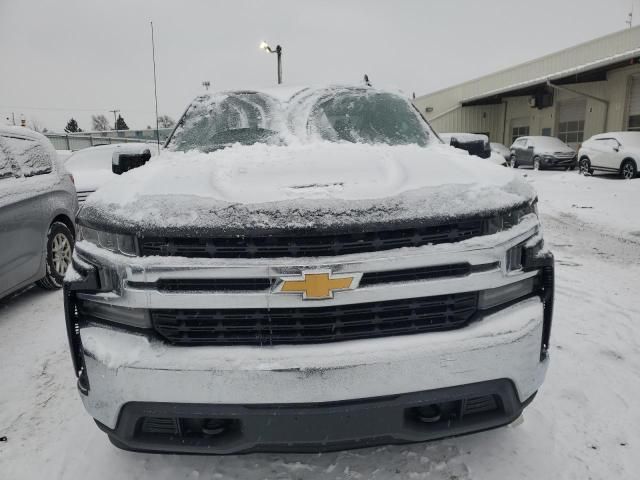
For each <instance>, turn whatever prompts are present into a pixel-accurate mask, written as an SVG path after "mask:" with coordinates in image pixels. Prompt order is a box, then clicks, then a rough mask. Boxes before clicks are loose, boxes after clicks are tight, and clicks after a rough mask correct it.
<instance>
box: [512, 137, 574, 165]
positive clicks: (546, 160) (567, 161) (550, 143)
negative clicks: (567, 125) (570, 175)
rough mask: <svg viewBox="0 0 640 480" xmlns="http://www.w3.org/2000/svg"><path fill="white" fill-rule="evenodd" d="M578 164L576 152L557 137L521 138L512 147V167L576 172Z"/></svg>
mask: <svg viewBox="0 0 640 480" xmlns="http://www.w3.org/2000/svg"><path fill="white" fill-rule="evenodd" d="M577 163H578V157H577V155H576V151H575V150H574V149H573V148H571V147H570V146H569V145H567V144H566V143H564V142H563V141H562V140H560V139H559V138H556V137H520V138H518V139H516V141H515V142H513V144H512V145H511V166H512V167H513V168H518V167H521V166H531V167H533V169H534V170H541V169H543V168H564V169H567V170H574V169H575V168H576V165H577Z"/></svg>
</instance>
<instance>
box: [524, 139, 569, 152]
mask: <svg viewBox="0 0 640 480" xmlns="http://www.w3.org/2000/svg"><path fill="white" fill-rule="evenodd" d="M531 140H533V144H534V145H535V146H536V147H537V148H541V149H549V150H558V151H560V150H571V147H569V146H568V145H567V144H566V143H564V142H563V141H562V140H560V139H559V138H556V137H531Z"/></svg>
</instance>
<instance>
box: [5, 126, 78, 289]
mask: <svg viewBox="0 0 640 480" xmlns="http://www.w3.org/2000/svg"><path fill="white" fill-rule="evenodd" d="M77 210H78V202H77V200H76V191H75V187H74V185H73V178H72V176H71V175H70V174H69V173H68V172H67V171H66V170H65V169H64V167H63V166H62V163H61V162H60V161H59V160H58V156H57V154H56V151H55V149H54V148H53V145H51V142H50V141H49V140H48V139H47V138H46V137H44V136H43V135H41V134H39V133H36V132H33V131H31V130H28V129H26V128H22V127H0V246H1V247H2V248H0V297H3V296H5V295H8V294H9V293H11V292H14V291H16V290H18V289H20V288H22V287H25V286H27V285H29V284H30V283H33V282H36V283H37V284H38V285H39V286H41V287H43V288H47V289H54V288H60V287H61V286H62V280H63V278H64V275H65V272H66V271H67V267H68V266H69V263H70V262H71V253H72V250H73V245H74V239H75V227H74V223H75V212H76V211H77Z"/></svg>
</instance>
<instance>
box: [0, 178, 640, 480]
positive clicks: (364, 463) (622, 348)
mask: <svg viewBox="0 0 640 480" xmlns="http://www.w3.org/2000/svg"><path fill="white" fill-rule="evenodd" d="M520 173H521V174H522V175H526V178H527V179H528V180H529V181H530V182H532V183H533V185H534V186H535V188H536V189H537V190H538V192H539V195H540V211H541V215H542V219H543V223H544V226H545V235H546V240H547V244H548V245H549V246H550V247H551V249H552V250H553V251H554V253H555V255H556V260H557V290H556V311H555V319H554V328H553V341H552V349H551V350H552V362H551V366H550V369H549V373H548V376H547V381H546V383H545V384H544V386H543V387H542V389H541V391H540V393H539V395H538V397H537V398H536V399H535V401H534V402H533V404H532V405H531V406H530V407H529V408H528V409H527V410H526V411H525V414H524V417H523V419H524V421H523V422H522V423H520V424H517V425H513V426H510V427H507V428H503V429H499V430H494V431H490V432H485V433H480V434H476V435H471V436H467V437H461V438H456V439H448V440H443V441H439V442H433V443H426V444H417V445H410V446H390V447H381V448H372V449H365V450H357V451H349V452H339V453H330V454H322V455H274V454H269V455H267V454H252V455H241V456H228V457H201V456H172V455H143V454H133V453H128V452H123V451H120V450H117V449H116V448H114V447H112V446H111V444H110V443H109V442H108V440H107V437H106V436H105V435H104V434H102V433H101V432H100V431H99V430H98V429H97V427H96V426H95V425H94V424H93V422H92V421H91V419H90V418H89V417H88V416H87V415H86V413H85V412H84V410H83V408H82V404H81V402H80V399H79V397H78V393H77V392H76V388H75V378H74V376H73V372H72V369H71V361H70V358H69V354H68V351H67V343H66V337H65V331H64V318H63V311H62V296H61V294H60V292H44V291H41V290H38V289H36V288H33V289H30V290H28V291H26V292H23V293H22V294H20V295H16V296H13V297H12V298H9V299H5V300H3V301H0V437H2V436H6V437H7V441H6V442H0V478H2V479H5V478H6V479H11V480H20V479H42V478H47V479H55V478H62V479H67V478H69V479H80V478H81V479H109V480H111V479H114V478H118V479H120V478H127V479H129V478H136V479H158V480H160V479H171V480H174V479H226V478H237V479H247V480H249V479H288V478H292V479H363V480H365V479H416V480H417V479H447V480H453V479H457V480H462V479H547V478H549V479H574V478H575V479H614V478H615V479H635V478H638V475H640V455H639V454H638V452H640V429H639V428H638V427H639V426H640V404H639V403H638V399H639V398H640V294H639V292H640V179H636V180H632V181H623V180H618V179H617V178H615V177H611V176H602V177H600V176H598V177H581V176H580V175H578V174H577V173H575V172H546V171H545V172H533V171H531V170H521V171H520Z"/></svg>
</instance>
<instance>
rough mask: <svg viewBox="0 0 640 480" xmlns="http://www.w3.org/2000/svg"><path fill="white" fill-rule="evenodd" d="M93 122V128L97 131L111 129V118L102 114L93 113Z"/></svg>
mask: <svg viewBox="0 0 640 480" xmlns="http://www.w3.org/2000/svg"><path fill="white" fill-rule="evenodd" d="M91 123H92V124H93V129H94V130H95V131H97V132H104V131H106V130H110V129H111V126H110V125H109V120H108V119H107V117H106V116H104V115H102V114H100V115H91Z"/></svg>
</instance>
